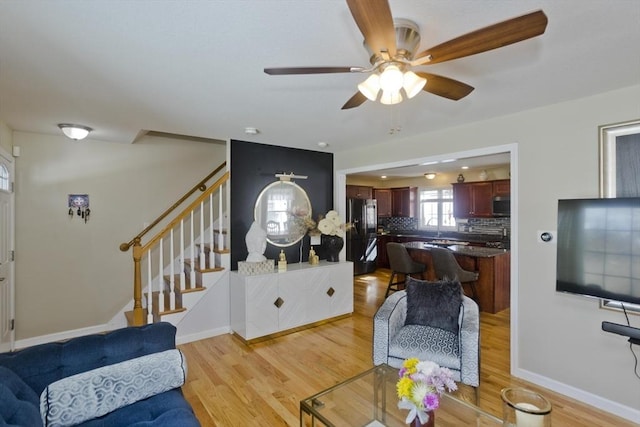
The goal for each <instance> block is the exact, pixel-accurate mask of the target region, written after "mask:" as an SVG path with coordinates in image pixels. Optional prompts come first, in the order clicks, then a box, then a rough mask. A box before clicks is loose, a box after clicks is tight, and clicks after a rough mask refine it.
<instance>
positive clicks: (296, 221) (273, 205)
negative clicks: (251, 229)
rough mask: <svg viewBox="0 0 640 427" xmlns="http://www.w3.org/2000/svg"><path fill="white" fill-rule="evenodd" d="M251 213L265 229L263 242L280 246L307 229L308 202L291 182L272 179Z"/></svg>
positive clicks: (295, 241) (294, 240)
mask: <svg viewBox="0 0 640 427" xmlns="http://www.w3.org/2000/svg"><path fill="white" fill-rule="evenodd" d="M253 217H254V219H255V221H256V222H257V223H258V224H260V226H261V227H262V228H263V229H264V230H266V232H267V242H269V243H271V244H272V245H275V246H280V247H287V246H292V245H295V244H296V243H298V242H299V241H300V240H302V238H303V237H304V235H305V234H306V233H307V230H308V223H309V220H310V219H311V202H310V201H309V196H307V193H306V192H305V191H304V190H303V189H302V187H300V186H299V185H298V184H296V183H295V182H291V181H276V182H273V183H271V184H269V185H267V186H266V187H265V188H264V190H262V192H261V193H260V195H259V196H258V200H256V206H255V209H254V212H253Z"/></svg>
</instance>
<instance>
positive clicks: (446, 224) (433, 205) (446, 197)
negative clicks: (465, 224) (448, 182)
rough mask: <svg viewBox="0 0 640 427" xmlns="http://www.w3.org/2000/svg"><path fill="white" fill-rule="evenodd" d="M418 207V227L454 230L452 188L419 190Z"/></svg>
mask: <svg viewBox="0 0 640 427" xmlns="http://www.w3.org/2000/svg"><path fill="white" fill-rule="evenodd" d="M418 208H419V215H420V216H419V221H420V223H419V228H421V229H423V230H438V231H440V230H453V231H455V230H456V219H455V218H454V217H453V189H452V188H441V189H432V188H430V189H428V190H427V189H424V190H420V195H419V199H418Z"/></svg>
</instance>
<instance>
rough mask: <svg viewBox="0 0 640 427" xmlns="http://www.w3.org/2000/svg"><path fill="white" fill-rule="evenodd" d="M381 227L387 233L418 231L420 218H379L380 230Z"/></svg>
mask: <svg viewBox="0 0 640 427" xmlns="http://www.w3.org/2000/svg"><path fill="white" fill-rule="evenodd" d="M380 227H382V228H383V229H385V230H387V231H399V230H417V229H418V218H409V217H405V216H393V217H389V218H378V228H380Z"/></svg>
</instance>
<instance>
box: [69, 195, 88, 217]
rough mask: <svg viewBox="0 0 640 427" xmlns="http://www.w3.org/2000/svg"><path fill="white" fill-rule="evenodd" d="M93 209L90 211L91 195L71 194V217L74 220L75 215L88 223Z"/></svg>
mask: <svg viewBox="0 0 640 427" xmlns="http://www.w3.org/2000/svg"><path fill="white" fill-rule="evenodd" d="M90 214H91V209H89V195H88V194H69V217H70V218H73V216H74V215H77V216H79V217H80V218H82V219H84V222H85V223H86V222H87V221H88V220H89V215H90Z"/></svg>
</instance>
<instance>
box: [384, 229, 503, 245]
mask: <svg viewBox="0 0 640 427" xmlns="http://www.w3.org/2000/svg"><path fill="white" fill-rule="evenodd" d="M378 236H396V237H416V238H428V239H437V240H453V241H460V242H480V243H486V242H499V241H501V240H502V236H501V235H499V234H479V233H468V232H467V233H465V232H459V231H446V232H441V233H440V235H438V233H436V232H435V231H423V230H393V231H385V232H384V233H378Z"/></svg>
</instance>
